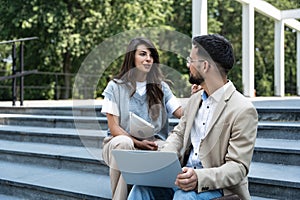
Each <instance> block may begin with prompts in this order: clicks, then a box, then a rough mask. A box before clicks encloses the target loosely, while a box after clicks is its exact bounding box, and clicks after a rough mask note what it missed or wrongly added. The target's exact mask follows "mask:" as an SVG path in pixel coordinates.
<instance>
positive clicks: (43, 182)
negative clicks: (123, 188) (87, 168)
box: [0, 161, 111, 200]
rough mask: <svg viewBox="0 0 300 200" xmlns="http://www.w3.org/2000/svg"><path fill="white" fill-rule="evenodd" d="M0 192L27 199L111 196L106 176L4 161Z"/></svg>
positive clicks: (100, 198)
mask: <svg viewBox="0 0 300 200" xmlns="http://www.w3.org/2000/svg"><path fill="white" fill-rule="evenodd" d="M0 193H1V194H5V195H9V196H14V197H19V198H21V199H30V200H41V199H43V200H53V199H60V200H79V199H90V200H94V199H95V200H105V199H111V191H110V181H109V176H106V175H99V174H94V173H87V172H83V171H78V170H65V169H54V168H49V167H45V166H37V165H28V164H24V163H22V164H20V163H14V162H5V161H1V162H0Z"/></svg>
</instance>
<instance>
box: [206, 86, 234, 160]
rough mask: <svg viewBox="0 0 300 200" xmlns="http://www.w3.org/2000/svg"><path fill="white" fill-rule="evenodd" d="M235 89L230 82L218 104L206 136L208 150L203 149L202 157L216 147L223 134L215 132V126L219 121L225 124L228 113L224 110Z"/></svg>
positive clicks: (218, 131) (219, 131)
mask: <svg viewBox="0 0 300 200" xmlns="http://www.w3.org/2000/svg"><path fill="white" fill-rule="evenodd" d="M235 90H236V89H235V87H234V85H233V84H232V83H231V82H230V85H229V86H228V88H227V89H226V91H225V92H224V94H223V96H222V98H221V99H220V102H219V103H218V104H217V107H216V109H215V112H214V113H213V116H212V119H211V123H210V124H209V126H208V129H207V136H206V138H205V139H206V140H208V141H207V144H208V145H205V146H206V148H201V151H200V154H201V155H203V156H204V155H206V154H207V153H208V152H209V151H210V150H211V149H212V148H213V146H214V144H215V143H216V142H217V140H218V139H219V136H220V134H221V132H222V130H215V129H214V126H215V124H216V122H217V121H218V123H222V121H223V123H225V120H226V113H224V112H223V110H224V109H225V107H226V104H227V101H228V100H229V98H230V97H231V95H232V94H233V92H234V91H235ZM213 130H215V131H214V132H212V131H213Z"/></svg>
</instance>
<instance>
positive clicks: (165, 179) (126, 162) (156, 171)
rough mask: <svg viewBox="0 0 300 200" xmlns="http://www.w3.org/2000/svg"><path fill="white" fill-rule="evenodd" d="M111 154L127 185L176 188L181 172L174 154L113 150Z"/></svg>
mask: <svg viewBox="0 0 300 200" xmlns="http://www.w3.org/2000/svg"><path fill="white" fill-rule="evenodd" d="M112 154H113V156H114V158H115V160H116V163H117V165H118V168H119V170H120V171H121V173H122V175H123V178H124V180H125V182H126V183H127V184H132V185H143V186H154V187H168V188H173V187H177V186H176V185H175V180H176V177H177V175H178V174H179V173H181V172H182V170H181V165H180V162H179V160H178V157H177V154H176V153H175V152H161V151H145V150H117V149H114V150H112Z"/></svg>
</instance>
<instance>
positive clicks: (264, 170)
mask: <svg viewBox="0 0 300 200" xmlns="http://www.w3.org/2000/svg"><path fill="white" fill-rule="evenodd" d="M249 190H250V194H251V195H253V196H259V197H266V198H276V199H299V197H300V166H291V165H278V164H269V163H260V162H252V163H251V166H250V172H249Z"/></svg>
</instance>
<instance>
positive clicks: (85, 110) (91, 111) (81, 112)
mask: <svg viewBox="0 0 300 200" xmlns="http://www.w3.org/2000/svg"><path fill="white" fill-rule="evenodd" d="M0 110H1V113H4V114H27V115H58V116H73V115H75V116H94V115H96V116H99V117H100V116H104V115H103V114H102V113H101V105H97V106H64V105H62V106H58V105H56V106H55V107H45V106H42V107H41V106H39V107H28V106H25V107H3V106H2V107H1V106H0Z"/></svg>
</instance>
